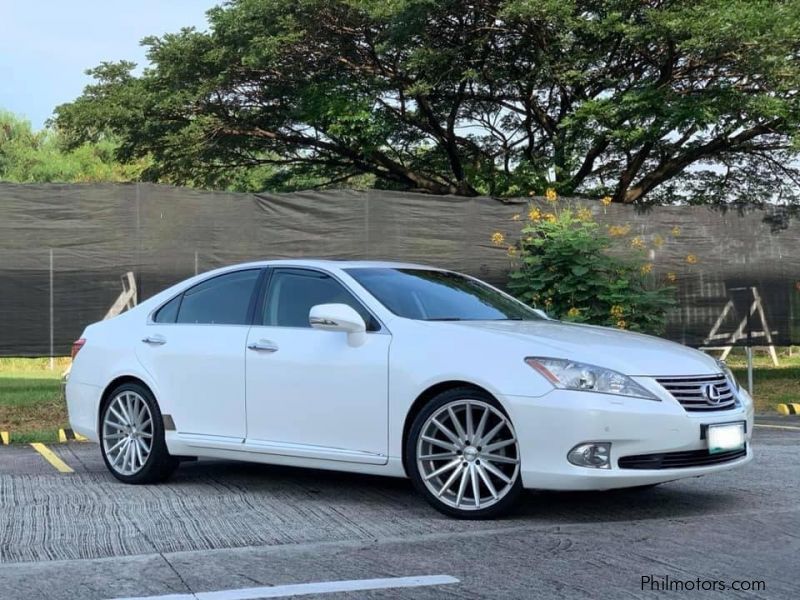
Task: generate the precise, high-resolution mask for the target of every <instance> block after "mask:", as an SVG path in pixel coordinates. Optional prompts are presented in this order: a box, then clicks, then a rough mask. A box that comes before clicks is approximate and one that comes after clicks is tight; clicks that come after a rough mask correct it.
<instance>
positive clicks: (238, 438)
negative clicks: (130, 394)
mask: <svg viewBox="0 0 800 600" xmlns="http://www.w3.org/2000/svg"><path fill="white" fill-rule="evenodd" d="M261 273H262V270H261V269H244V270H239V271H235V272H232V273H225V274H223V275H218V276H215V277H212V278H210V279H207V280H205V281H203V282H201V283H199V284H197V285H195V286H193V287H191V288H190V289H188V290H186V291H184V293H182V294H180V295H179V296H177V297H176V298H174V299H172V300H171V301H170V302H168V303H167V304H165V305H164V306H163V307H161V309H160V310H158V311H157V312H156V313H155V314H154V316H153V319H152V322H151V323H149V324H148V325H147V326H146V327H145V331H144V334H143V336H142V339H141V341H139V340H137V352H136V353H137V356H138V357H139V360H140V362H141V363H142V365H143V366H144V367H145V368H146V369H147V371H148V372H149V373H150V374H151V375H152V377H153V379H154V380H155V381H156V383H157V386H158V390H159V395H160V397H159V401H160V402H161V403H162V407H163V409H164V412H165V413H168V414H169V415H170V416H171V417H172V419H173V421H174V422H175V428H176V430H177V431H178V433H180V434H183V435H189V436H191V435H194V436H206V437H209V438H211V437H212V436H213V438H215V441H217V442H223V443H224V442H239V443H241V442H243V441H244V437H245V433H246V422H245V387H244V383H245V380H244V368H245V363H244V358H245V357H244V353H245V347H246V342H247V331H248V329H249V327H250V322H251V318H252V313H253V310H254V307H255V296H256V288H257V287H258V286H257V283H258V281H259V278H260V276H261Z"/></svg>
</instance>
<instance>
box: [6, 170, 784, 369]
mask: <svg viewBox="0 0 800 600" xmlns="http://www.w3.org/2000/svg"><path fill="white" fill-rule="evenodd" d="M527 202H528V201H527V200H519V201H514V202H500V201H498V200H495V199H491V198H456V197H436V196H429V195H423V194H410V193H399V192H387V191H377V190H376V191H361V192H354V191H325V192H302V193H294V194H282V195H267V194H261V195H251V194H232V193H217V192H200V191H196V190H190V189H183V188H174V187H168V186H158V185H150V184H129V185H112V184H108V185H105V184H103V185H12V184H0V355H5V356H47V355H49V354H50V353H51V351H52V352H53V353H55V354H56V355H58V354H65V353H68V352H69V347H70V344H71V342H72V341H73V340H74V339H75V338H76V337H77V336H79V335H80V333H81V331H82V329H83V327H84V326H85V325H86V324H87V323H90V322H93V321H97V320H99V319H102V318H103V316H104V315H105V314H106V312H107V311H108V309H109V308H110V307H111V306H112V304H113V303H114V302H115V300H116V299H117V298H118V296H119V295H120V293H121V292H122V291H123V287H122V282H121V278H123V277H124V276H125V274H126V273H127V272H132V273H133V275H134V277H135V280H136V284H137V285H136V288H137V292H138V297H139V299H140V300H142V299H144V298H147V297H148V296H150V295H152V294H154V293H156V292H158V291H159V290H161V289H163V288H164V287H166V286H168V285H170V284H172V283H175V282H177V281H179V280H180V279H183V278H185V277H187V276H190V275H193V274H194V273H196V272H202V271H206V270H209V269H212V268H215V267H219V266H222V265H226V264H231V263H235V262H241V261H246V260H253V259H261V258H292V257H321V258H341V259H358V258H369V259H389V260H404V261H413V262H420V263H428V264H434V265H437V266H443V267H447V268H452V269H455V270H459V271H463V272H466V273H469V274H472V275H475V276H478V277H481V278H483V279H485V280H487V281H489V282H492V283H494V284H498V285H500V286H503V285H504V284H505V283H506V280H507V271H508V268H509V266H510V262H509V258H508V257H507V255H506V248H505V247H497V246H494V245H493V244H492V243H491V241H490V238H491V235H492V233H493V232H495V231H501V232H503V233H505V234H506V235H507V237H508V239H511V240H513V239H514V238H515V236H516V234H517V233H518V231H519V227H520V222H519V221H517V220H515V219H514V215H517V214H520V215H521V219H524V218H525V212H526V204H527ZM533 202H535V203H538V204H540V205H542V206H544V205H546V203H545V202H544V201H542V200H538V199H537V200H533ZM560 202H562V203H565V202H570V203H573V204H576V205H580V206H584V207H587V208H589V209H590V210H592V212H593V213H594V216H595V218H596V219H597V220H598V221H600V222H601V223H602V224H604V225H607V226H611V227H617V228H621V229H622V230H625V229H626V228H628V231H629V234H628V237H627V238H626V239H629V238H630V236H631V235H635V236H640V237H641V238H642V240H643V242H644V243H645V245H646V247H647V248H649V253H650V259H651V260H652V262H653V265H654V272H655V273H657V274H660V275H662V276H663V275H664V274H666V273H672V274H674V276H675V285H676V286H677V288H678V299H679V304H678V306H677V307H676V308H675V309H674V310H673V311H672V312H671V314H670V315H669V322H668V330H667V337H669V338H671V339H674V340H676V341H680V342H683V343H685V344H689V345H694V346H700V345H703V344H706V345H709V344H712V345H726V344H727V343H728V342H729V340H730V336H731V334H733V333H735V332H736V331H737V330H739V333H740V336H739V337H740V339H738V340H737V343H738V344H746V343H751V344H755V345H762V344H765V343H766V333H765V332H769V333H770V335H771V338H772V341H773V342H774V343H775V344H776V345H788V344H791V343H798V341H800V223H797V222H795V221H792V220H788V219H787V220H784V219H782V218H781V213H780V211H779V209H773V210H770V211H766V212H765V211H754V212H749V213H746V214H738V213H736V212H732V211H728V212H725V213H722V212H719V211H717V210H712V209H709V208H705V207H661V208H656V209H653V210H651V211H649V212H644V213H642V212H637V211H635V210H634V209H633V208H631V207H626V206H617V205H611V206H608V207H604V206H603V205H602V204H600V203H599V202H591V201H582V200H570V199H561V200H560ZM619 251H620V252H624V248H623V247H622V246H621V247H620V249H619ZM756 299H758V300H759V301H758V302H756ZM721 316H724V318H722V319H721V318H720V317H721ZM748 316H749V318H748ZM764 323H766V325H764ZM715 325H716V326H717V327H716V334H717V337H716V338H715V339H713V340H709V339H708V338H709V335H710V334H711V333H712V330H714V329H715ZM748 333H749V336H748Z"/></svg>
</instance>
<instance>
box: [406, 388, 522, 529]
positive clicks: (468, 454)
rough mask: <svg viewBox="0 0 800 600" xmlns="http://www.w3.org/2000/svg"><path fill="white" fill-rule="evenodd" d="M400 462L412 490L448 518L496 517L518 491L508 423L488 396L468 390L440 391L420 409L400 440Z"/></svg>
mask: <svg viewBox="0 0 800 600" xmlns="http://www.w3.org/2000/svg"><path fill="white" fill-rule="evenodd" d="M406 460H407V463H406V468H407V472H408V473H409V475H410V477H411V479H412V481H413V482H414V485H415V487H416V488H417V489H418V490H419V491H420V492H421V493H422V494H423V496H425V498H426V499H427V500H428V502H430V503H431V504H432V505H433V506H434V508H436V509H437V510H439V511H441V512H443V513H445V514H447V515H451V516H454V517H459V518H462V519H485V518H493V517H498V516H501V515H503V514H505V513H507V512H508V511H509V510H510V509H511V508H512V507H513V506H514V504H515V503H516V501H517V500H518V499H519V496H520V493H521V492H522V483H521V481H520V474H519V471H520V455H519V444H518V441H517V436H516V432H515V431H514V427H513V425H512V423H511V420H510V419H509V418H508V416H507V415H506V414H505V413H504V412H503V411H502V409H501V408H500V406H499V404H498V403H497V402H496V401H495V399H494V398H492V397H491V396H489V395H488V394H486V393H483V392H480V391H478V390H474V389H471V388H457V389H453V390H448V391H446V392H443V393H441V394H439V395H438V396H436V397H435V398H434V399H433V400H431V401H430V402H429V403H428V404H427V405H426V406H425V407H424V408H423V409H422V410H421V411H420V413H419V414H418V415H417V416H416V418H415V419H414V422H413V424H412V426H411V429H410V432H409V436H408V439H407V440H406Z"/></svg>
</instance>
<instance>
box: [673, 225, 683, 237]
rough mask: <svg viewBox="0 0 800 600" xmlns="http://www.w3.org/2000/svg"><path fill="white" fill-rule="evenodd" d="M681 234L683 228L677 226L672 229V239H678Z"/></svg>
mask: <svg viewBox="0 0 800 600" xmlns="http://www.w3.org/2000/svg"><path fill="white" fill-rule="evenodd" d="M680 234H681V228H680V227H678V226H677V225H675V227H673V228H672V237H678V236H679V235H680Z"/></svg>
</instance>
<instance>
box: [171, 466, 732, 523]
mask: <svg viewBox="0 0 800 600" xmlns="http://www.w3.org/2000/svg"><path fill="white" fill-rule="evenodd" d="M203 480H211V481H214V482H217V483H218V484H220V485H223V486H226V487H231V488H234V489H237V490H239V491H240V492H242V493H248V494H256V495H257V494H262V493H263V494H272V493H275V491H276V490H282V489H286V488H289V489H293V490H295V491H301V492H303V493H304V495H308V496H309V497H313V498H315V499H316V500H325V501H330V502H331V503H344V504H352V503H357V502H360V501H362V500H363V499H364V498H366V497H369V498H370V499H371V500H372V501H374V499H376V498H380V499H381V501H382V502H386V503H388V504H390V505H394V506H403V507H405V508H407V509H411V510H413V511H414V512H419V513H420V517H422V518H431V519H449V517H446V516H444V515H441V514H440V513H438V512H437V511H435V510H434V509H433V508H431V507H429V506H428V504H427V503H426V502H425V501H424V500H423V498H422V497H421V496H419V495H418V494H416V493H415V491H414V489H413V486H412V485H411V482H410V481H409V480H407V479H401V478H395V477H382V476H376V475H362V474H358V473H343V472H338V471H326V470H316V469H303V468H297V467H286V466H278V465H262V464H255V463H243V462H227V461H211V460H201V461H196V462H189V463H184V464H183V465H182V467H181V468H180V469H179V470H178V471H177V473H176V475H175V476H174V478H173V479H172V480H171V481H172V483H173V484H174V485H182V484H190V483H192V482H193V481H203ZM697 481H698V480H697V479H686V480H681V481H675V482H670V483H665V484H661V485H660V486H656V487H652V488H646V489H621V490H608V491H587V492H552V491H538V490H526V491H525V492H524V493H523V496H522V498H521V500H520V503H519V506H518V507H517V508H516V509H515V510H514V511H513V512H512V513H511V514H510V515H508V516H507V517H504V518H502V519H499V520H498V521H503V522H516V524H524V523H531V524H539V525H541V524H561V523H583V522H597V521H612V522H613V521H632V520H640V519H657V518H681V517H692V516H701V515H714V514H724V513H728V512H731V511H734V510H737V509H740V508H741V505H740V502H739V500H740V498H739V497H740V494H737V493H734V492H731V491H726V489H725V488H724V487H721V486H720V487H716V488H714V489H713V490H712V489H709V488H707V487H702V488H701V487H700V486H699V485H698V483H697Z"/></svg>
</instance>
